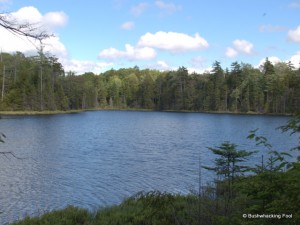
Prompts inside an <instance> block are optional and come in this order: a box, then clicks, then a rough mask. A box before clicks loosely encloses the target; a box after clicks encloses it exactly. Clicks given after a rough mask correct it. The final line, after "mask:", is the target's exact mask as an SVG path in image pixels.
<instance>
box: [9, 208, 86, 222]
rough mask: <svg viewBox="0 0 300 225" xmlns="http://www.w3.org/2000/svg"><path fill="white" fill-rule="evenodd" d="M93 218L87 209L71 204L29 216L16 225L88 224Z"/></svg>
mask: <svg viewBox="0 0 300 225" xmlns="http://www.w3.org/2000/svg"><path fill="white" fill-rule="evenodd" d="M91 218H92V216H91V214H90V213H89V212H88V211H87V210H85V209H79V208H76V207H73V206H69V207H67V208H65V209H64V210H58V211H53V212H50V213H46V214H44V215H42V216H41V217H35V218H29V217H27V218H25V219H24V220H22V221H20V222H18V223H14V225H41V224H43V225H87V224H90V222H91Z"/></svg>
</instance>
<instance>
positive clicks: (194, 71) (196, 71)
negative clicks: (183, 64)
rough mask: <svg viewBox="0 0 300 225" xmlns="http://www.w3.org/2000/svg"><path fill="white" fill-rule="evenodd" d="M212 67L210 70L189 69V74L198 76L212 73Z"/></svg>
mask: <svg viewBox="0 0 300 225" xmlns="http://www.w3.org/2000/svg"><path fill="white" fill-rule="evenodd" d="M212 69H213V68H212V67H208V68H195V67H188V68H187V70H188V71H189V74H192V73H198V74H203V73H211V71H212Z"/></svg>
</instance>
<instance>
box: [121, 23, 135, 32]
mask: <svg viewBox="0 0 300 225" xmlns="http://www.w3.org/2000/svg"><path fill="white" fill-rule="evenodd" d="M133 28H134V22H132V21H128V22H125V23H123V24H122V25H121V29H123V30H132V29H133Z"/></svg>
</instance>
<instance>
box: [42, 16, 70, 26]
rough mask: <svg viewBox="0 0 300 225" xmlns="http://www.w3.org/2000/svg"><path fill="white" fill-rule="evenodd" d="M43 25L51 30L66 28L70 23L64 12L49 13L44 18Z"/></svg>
mask: <svg viewBox="0 0 300 225" xmlns="http://www.w3.org/2000/svg"><path fill="white" fill-rule="evenodd" d="M42 22H43V24H45V26H47V28H49V29H51V30H55V29H56V28H59V27H64V26H66V25H67V23H68V16H67V15H66V14H65V13H64V12H49V13H46V14H45V15H44V16H43V20H42Z"/></svg>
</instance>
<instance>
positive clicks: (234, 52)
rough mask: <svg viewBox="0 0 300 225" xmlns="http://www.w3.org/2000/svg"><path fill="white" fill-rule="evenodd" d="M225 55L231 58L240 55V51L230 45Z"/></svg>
mask: <svg viewBox="0 0 300 225" xmlns="http://www.w3.org/2000/svg"><path fill="white" fill-rule="evenodd" d="M225 55H226V56H227V57H229V58H233V57H235V56H237V55H238V52H237V50H235V49H234V48H231V47H228V48H227V49H226V52H225Z"/></svg>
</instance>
